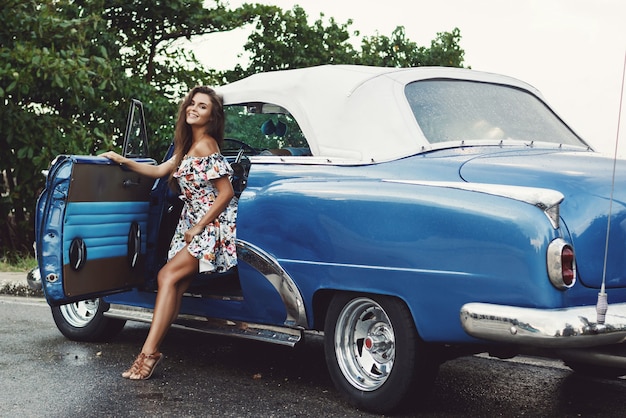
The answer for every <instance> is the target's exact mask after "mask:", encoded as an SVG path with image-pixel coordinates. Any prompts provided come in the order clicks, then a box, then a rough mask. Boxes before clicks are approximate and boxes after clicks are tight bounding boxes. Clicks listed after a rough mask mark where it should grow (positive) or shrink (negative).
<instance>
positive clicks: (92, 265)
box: [41, 156, 153, 303]
mask: <svg viewBox="0 0 626 418" xmlns="http://www.w3.org/2000/svg"><path fill="white" fill-rule="evenodd" d="M145 160H146V161H143V162H147V163H153V161H151V160H147V159H145ZM63 164H70V167H71V168H70V169H71V174H70V175H69V178H68V179H67V180H68V181H63V180H62V179H61V180H59V181H57V179H54V178H52V179H49V184H56V189H55V190H53V192H52V193H49V194H48V199H51V201H50V202H42V203H41V204H46V205H47V206H48V207H51V208H55V209H53V210H52V211H50V213H52V214H55V215H54V216H49V217H46V218H45V219H44V227H43V231H44V233H47V234H48V235H49V236H50V237H52V236H54V235H55V231H54V229H55V228H60V231H56V233H57V234H60V236H61V237H62V239H61V242H60V243H59V244H60V245H57V246H47V250H48V251H47V252H48V254H44V255H43V256H44V257H43V259H44V260H48V263H47V264H46V263H44V266H43V269H42V270H43V271H44V272H46V271H47V274H46V275H44V286H47V287H48V288H50V287H52V288H54V287H56V292H47V296H48V298H49V300H50V299H52V300H53V301H54V302H55V303H65V302H68V301H71V300H77V299H80V298H82V297H85V296H89V295H94V294H105V293H111V292H115V291H119V290H124V289H128V288H131V287H133V286H138V285H140V284H142V283H143V281H144V280H145V277H144V274H143V267H144V257H145V253H146V238H145V237H146V236H147V230H148V211H149V207H150V190H151V188H152V184H153V180H152V179H150V178H147V177H143V176H140V175H138V174H136V173H133V172H131V171H128V170H125V169H124V168H122V167H120V166H118V165H115V164H112V163H110V162H109V161H108V160H105V159H103V158H98V157H81V156H71V157H69V158H68V159H67V160H65V161H63ZM51 172H52V170H51ZM55 172H61V173H65V172H67V169H65V170H55ZM59 217H61V222H60V223H59V220H58V218H59ZM59 224H60V225H59ZM55 225H56V227H55ZM49 252H56V253H57V254H49ZM46 256H48V257H47V258H46ZM55 263H56V264H57V265H56V266H54V264H55ZM54 270H56V272H54ZM59 272H60V274H59ZM57 281H58V282H59V283H57ZM46 282H47V283H46ZM59 284H61V285H62V292H59V290H60V289H59V288H58V286H59ZM47 290H48V289H47ZM50 290H52V289H50Z"/></svg>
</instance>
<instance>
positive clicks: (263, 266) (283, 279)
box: [237, 240, 308, 328]
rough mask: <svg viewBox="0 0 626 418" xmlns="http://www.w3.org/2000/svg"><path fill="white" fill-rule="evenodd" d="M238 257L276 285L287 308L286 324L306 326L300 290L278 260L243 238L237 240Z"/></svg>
mask: <svg viewBox="0 0 626 418" xmlns="http://www.w3.org/2000/svg"><path fill="white" fill-rule="evenodd" d="M237 257H238V258H239V259H241V260H242V261H244V262H246V263H248V264H249V265H250V266H252V267H253V268H255V269H256V270H257V271H259V273H261V274H262V275H263V276H265V279H267V281H268V282H270V283H271V285H272V286H274V289H276V291H277V292H278V294H279V295H280V298H281V300H282V301H283V304H284V305H285V309H286V310H287V317H286V318H285V322H284V324H285V325H286V326H290V327H293V326H295V327H301V328H306V327H307V325H308V321H307V317H306V311H305V309H304V300H303V298H302V295H301V294H300V290H299V289H298V286H296V283H295V282H294V281H293V279H292V278H291V276H289V274H287V272H286V271H285V270H283V268H282V267H281V266H280V264H279V263H278V261H277V260H276V259H275V258H274V257H272V256H271V255H269V254H268V253H266V252H265V251H263V250H262V249H260V248H259V247H257V246H255V245H253V244H251V243H249V242H246V241H242V240H237Z"/></svg>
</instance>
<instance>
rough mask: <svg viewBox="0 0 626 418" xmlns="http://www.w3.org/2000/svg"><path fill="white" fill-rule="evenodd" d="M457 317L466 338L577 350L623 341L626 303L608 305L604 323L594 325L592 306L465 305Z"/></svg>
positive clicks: (625, 325)
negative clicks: (468, 336)
mask: <svg viewBox="0 0 626 418" xmlns="http://www.w3.org/2000/svg"><path fill="white" fill-rule="evenodd" d="M460 317H461V318H460V319H461V324H462V326H463V329H464V330H465V332H467V333H468V334H469V335H471V336H473V337H476V338H481V339H485V340H489V341H497V342H501V343H513V344H521V345H533V346H539V347H551V348H577V347H592V346H598V345H605V344H615V343H621V342H623V341H625V340H626V303H619V304H613V305H609V310H608V312H607V315H606V321H605V323H604V324H598V323H597V319H596V318H597V313H596V308H595V306H580V307H573V308H564V309H536V308H521V307H516V306H505V305H494V304H489V303H468V304H465V305H463V307H461V311H460Z"/></svg>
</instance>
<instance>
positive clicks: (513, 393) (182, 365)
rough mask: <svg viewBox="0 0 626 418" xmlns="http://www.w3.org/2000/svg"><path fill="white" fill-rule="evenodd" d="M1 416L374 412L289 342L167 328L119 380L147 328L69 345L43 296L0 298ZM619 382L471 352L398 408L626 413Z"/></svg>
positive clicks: (482, 413) (310, 353) (476, 413)
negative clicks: (148, 362)
mask: <svg viewBox="0 0 626 418" xmlns="http://www.w3.org/2000/svg"><path fill="white" fill-rule="evenodd" d="M0 317H1V318H2V320H1V321H0V382H1V383H0V388H1V389H0V417H31V416H33V417H34V416H42V417H68V416H81V417H101V416H107V417H200V416H220V417H272V416H273V417H295V416H313V417H322V416H324V417H370V416H375V415H371V414H367V413H364V412H362V411H358V410H356V409H354V408H353V407H351V406H350V405H348V404H347V403H345V402H344V401H343V400H342V398H341V397H340V396H339V395H338V394H337V393H336V392H335V390H334V388H333V386H332V383H331V382H330V378H329V376H328V373H327V371H326V366H325V364H324V355H323V350H322V346H321V343H320V342H319V341H311V342H309V343H307V344H305V345H304V346H303V347H299V348H296V349H291V348H288V347H281V346H274V345H269V344H264V343H259V342H254V341H246V340H236V339H229V338H223V337H215V336H209V335H204V334H198V333H193V332H190V331H182V330H177V329H174V330H172V331H171V332H170V333H169V334H168V336H167V338H166V341H165V343H164V345H163V347H162V350H163V352H164V353H165V354H166V359H165V363H164V367H163V368H161V369H160V370H159V371H158V372H157V373H156V374H155V376H154V377H153V378H152V379H151V380H149V381H142V382H131V381H128V380H125V379H122V378H121V377H120V373H121V372H122V371H123V370H124V369H125V368H126V367H128V366H129V365H130V363H131V362H132V360H133V359H134V356H135V354H136V353H137V351H138V349H139V347H140V345H141V343H142V341H143V338H144V337H145V334H146V331H147V325H144V324H130V323H129V324H127V326H126V328H124V330H123V331H122V333H121V334H120V335H119V336H118V337H117V338H116V339H115V340H114V341H112V342H110V343H77V342H72V341H69V340H67V339H65V338H64V337H63V336H62V335H61V334H60V333H59V332H58V331H57V329H56V327H55V325H54V323H53V321H52V316H51V314H50V310H49V308H48V306H47V305H46V304H45V302H44V301H43V300H42V299H39V298H15V297H9V296H0ZM625 399H626V380H619V379H617V380H604V379H592V378H585V377H579V376H575V375H574V374H572V373H571V372H570V371H569V369H567V368H566V367H564V366H562V365H561V363H560V362H556V361H545V360H534V359H527V358H522V359H521V360H516V361H500V360H494V359H489V358H484V357H467V358H462V359H458V360H454V361H451V362H448V363H446V364H444V365H443V366H442V367H441V371H440V373H439V376H438V378H437V381H436V383H435V388H434V390H433V393H432V396H431V397H430V398H429V400H428V401H427V402H425V403H424V404H422V405H415V409H414V410H413V411H410V412H409V413H408V414H406V413H405V414H403V415H400V416H417V415H419V416H425V417H451V416H459V417H460V416H473V417H497V416H505V417H514V416H530V417H560V416H563V417H595V416H598V417H599V416H603V417H606V416H610V417H613V416H614V417H623V416H626V406H624V404H625V402H624V400H625Z"/></svg>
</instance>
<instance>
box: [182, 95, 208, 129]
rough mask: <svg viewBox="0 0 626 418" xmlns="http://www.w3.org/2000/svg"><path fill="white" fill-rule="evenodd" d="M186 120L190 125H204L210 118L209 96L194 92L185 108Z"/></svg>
mask: <svg viewBox="0 0 626 418" xmlns="http://www.w3.org/2000/svg"><path fill="white" fill-rule="evenodd" d="M186 120H187V123H188V124H189V125H191V126H193V125H196V126H204V125H206V124H208V123H209V122H210V120H211V98H210V97H209V95H208V94H206V93H196V94H194V95H193V97H192V98H191V103H190V104H189V106H187V109H186Z"/></svg>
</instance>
